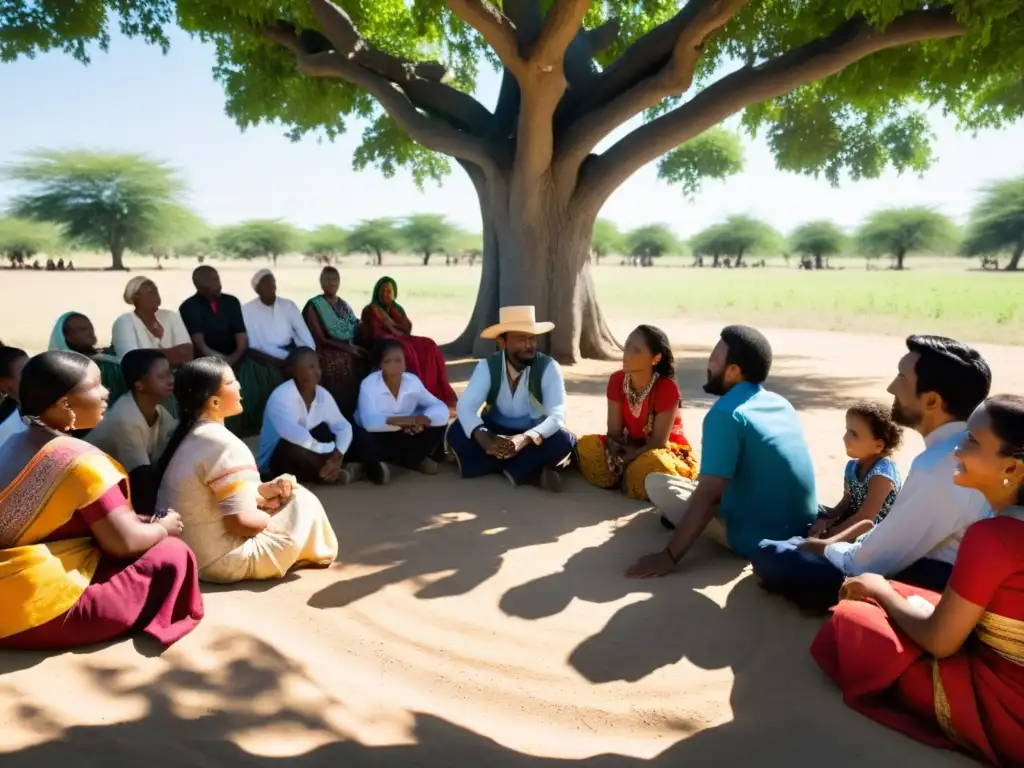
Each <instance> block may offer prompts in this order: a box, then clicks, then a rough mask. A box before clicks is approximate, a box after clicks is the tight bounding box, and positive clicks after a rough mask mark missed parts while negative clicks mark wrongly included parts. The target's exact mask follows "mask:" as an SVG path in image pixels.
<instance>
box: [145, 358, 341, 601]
mask: <svg viewBox="0 0 1024 768" xmlns="http://www.w3.org/2000/svg"><path fill="white" fill-rule="evenodd" d="M174 394H175V397H176V398H177V400H178V402H179V403H180V405H181V410H182V420H181V424H180V425H179V426H178V429H177V430H176V431H175V433H174V435H173V437H172V438H171V442H170V445H168V447H167V450H166V451H165V452H164V455H163V458H162V460H161V470H162V479H161V482H160V491H159V494H158V497H157V509H175V510H178V511H179V512H180V514H181V517H182V520H183V521H184V532H183V533H182V539H183V540H184V541H185V543H187V544H188V545H189V546H190V547H191V548H192V551H193V552H195V554H196V560H197V561H198V563H199V577H200V578H201V579H203V580H204V581H214V582H220V583H231V582H236V581H244V580H246V579H277V578H281V577H282V576H284V575H285V574H286V573H287V572H288V571H290V570H292V569H293V568H300V567H309V566H327V565H330V564H331V563H332V562H334V558H335V557H336V556H337V554H338V540H337V538H336V537H335V535H334V531H333V530H332V529H331V524H330V522H329V521H328V519H327V514H326V513H325V512H324V508H323V506H322V505H321V504H320V501H319V500H318V499H317V498H316V496H314V495H313V494H312V493H310V492H309V491H307V490H306V489H305V488H303V487H302V486H300V485H298V484H297V483H296V482H295V478H294V477H291V476H289V475H282V476H281V477H278V478H276V479H274V480H272V481H271V482H268V483H263V482H261V480H260V474H259V470H258V469H257V468H256V459H255V457H254V456H253V454H252V451H250V450H249V449H248V448H247V447H246V445H245V443H243V442H242V441H241V440H240V439H239V438H238V437H236V436H235V435H234V434H232V433H231V432H230V431H228V429H227V427H225V426H224V419H226V418H228V417H230V416H235V415H237V414H239V413H241V412H242V401H241V395H240V390H239V385H238V380H237V379H236V378H235V375H234V373H233V372H232V370H231V367H230V366H228V365H227V364H226V363H224V361H222V360H220V359H218V358H212V357H204V358H199V359H198V360H194V361H192V362H190V363H186V364H185V365H183V366H182V367H181V369H180V371H179V372H178V376H177V380H176V382H175V386H174Z"/></svg>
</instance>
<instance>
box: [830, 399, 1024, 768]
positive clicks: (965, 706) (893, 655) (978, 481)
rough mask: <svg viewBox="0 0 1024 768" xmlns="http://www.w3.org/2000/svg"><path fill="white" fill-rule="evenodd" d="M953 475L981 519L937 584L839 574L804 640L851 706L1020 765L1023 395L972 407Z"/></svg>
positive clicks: (922, 736) (921, 736) (996, 761)
mask: <svg viewBox="0 0 1024 768" xmlns="http://www.w3.org/2000/svg"><path fill="white" fill-rule="evenodd" d="M968 430H969V431H968V435H967V437H966V438H965V439H964V442H963V443H962V444H961V445H960V447H959V448H958V449H957V458H958V459H959V462H960V466H959V468H958V469H957V473H956V477H955V482H956V484H957V485H961V486H964V487H965V488H974V489H976V490H978V491H980V492H981V493H983V494H984V495H985V498H986V499H987V500H988V502H989V504H990V505H991V507H992V512H993V514H994V516H993V517H991V518H988V519H985V520H981V521H979V522H977V523H974V524H973V525H972V526H970V528H968V529H967V533H966V534H965V535H964V539H963V542H962V543H961V544H960V551H959V553H958V554H957V559H956V564H955V565H954V566H953V574H952V576H951V577H950V580H949V585H948V586H947V587H946V591H945V592H944V593H943V594H942V595H941V596H940V595H937V594H935V593H933V592H927V591H925V590H920V589H915V588H912V587H908V586H905V585H903V584H898V583H891V582H888V581H886V580H885V579H884V578H883V577H882V576H879V575H877V574H865V575H862V576H857V577H854V578H851V579H847V581H846V583H845V584H844V586H843V593H842V597H843V598H844V599H843V600H841V601H840V603H839V605H838V606H837V607H836V609H835V612H834V613H833V615H832V618H831V620H830V621H829V623H828V624H827V625H826V626H825V627H824V628H823V629H822V630H821V632H820V633H819V634H818V636H817V638H816V639H815V641H814V644H813V645H812V647H811V654H812V655H813V656H814V658H815V660H816V661H817V662H818V664H819V665H820V666H821V668H822V669H823V670H825V673H826V674H827V675H828V676H829V677H830V678H832V680H833V681H834V682H835V683H836V684H837V685H838V686H839V687H840V688H841V689H842V691H843V698H844V700H845V701H846V703H847V704H848V705H849V706H851V707H852V708H853V709H855V710H857V711H858V712H861V713H862V714H864V715H867V716H868V717H870V718H872V719H873V720H877V721H878V722H880V723H882V724H883V725H887V726H889V727H890V728H895V729H896V730H898V731H901V732H903V733H905V734H907V735H908V736H911V737H913V738H915V739H918V740H919V741H923V742H924V743H926V744H930V745H932V746H936V747H944V748H947V749H962V750H964V751H966V752H969V753H971V754H972V755H974V756H975V757H978V758H981V759H984V760H987V761H988V762H990V763H992V764H993V765H1007V766H1022V765H1024V398H1021V397H1017V396H1012V395H999V396H996V397H992V398H989V399H988V400H987V401H985V403H983V404H982V405H981V406H980V407H979V408H978V410H977V411H975V413H974V415H973V416H971V419H970V422H969V423H968Z"/></svg>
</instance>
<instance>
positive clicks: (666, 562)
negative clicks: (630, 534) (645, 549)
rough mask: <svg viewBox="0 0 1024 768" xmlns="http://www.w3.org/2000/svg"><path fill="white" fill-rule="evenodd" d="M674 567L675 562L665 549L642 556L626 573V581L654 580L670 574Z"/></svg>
mask: <svg viewBox="0 0 1024 768" xmlns="http://www.w3.org/2000/svg"><path fill="white" fill-rule="evenodd" d="M675 567H676V562H675V560H673V559H672V557H671V556H670V555H669V553H668V550H667V549H662V550H659V551H657V552H652V553H651V554H649V555H644V556H643V557H641V558H640V559H639V560H637V561H636V562H635V563H633V565H631V566H630V568H629V570H628V571H626V578H627V579H656V578H660V577H662V576H665V575H666V574H669V573H671V572H672V571H673V570H674V569H675Z"/></svg>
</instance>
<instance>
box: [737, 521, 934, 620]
mask: <svg viewBox="0 0 1024 768" xmlns="http://www.w3.org/2000/svg"><path fill="white" fill-rule="evenodd" d="M801 541H802V538H801V537H795V538H792V539H789V540H787V541H762V542H761V545H760V546H759V547H758V550H757V552H755V553H754V554H753V555H752V556H751V558H750V564H751V565H752V566H753V567H754V575H755V576H757V578H758V579H759V580H760V581H761V585H762V586H763V587H764V588H765V589H767V590H768V591H769V592H776V593H778V594H780V595H782V596H783V597H786V598H788V599H789V600H792V601H793V602H794V603H796V604H797V605H799V606H800V607H801V608H803V609H805V610H810V611H827V610H828V609H829V608H831V607H832V606H833V605H835V604H836V603H837V602H839V589H840V587H842V586H843V580H844V579H845V578H846V575H845V574H844V573H843V572H842V571H840V570H839V569H838V568H836V567H835V566H834V565H832V563H830V562H829V561H828V560H827V559H826V558H824V557H822V556H821V555H816V554H814V553H813V552H808V551H806V550H803V549H798V545H799V544H800V542H801ZM952 571H953V566H951V565H950V564H949V563H944V562H942V561H940V560H931V559H929V558H922V559H920V560H918V561H917V562H915V563H913V564H911V565H910V566H909V567H907V568H906V569H905V570H903V571H901V572H900V573H898V574H896V575H895V576H892V577H891V578H892V579H893V580H894V581H900V582H903V583H904V584H912V585H914V586H917V587H923V588H925V589H930V590H932V591H934V592H942V590H944V589H945V588H946V582H947V581H949V576H950V574H951V573H952Z"/></svg>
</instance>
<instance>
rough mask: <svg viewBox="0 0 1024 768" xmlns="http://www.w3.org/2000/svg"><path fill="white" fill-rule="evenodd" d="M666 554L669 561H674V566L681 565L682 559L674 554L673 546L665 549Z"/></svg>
mask: <svg viewBox="0 0 1024 768" xmlns="http://www.w3.org/2000/svg"><path fill="white" fill-rule="evenodd" d="M665 554H666V555H668V559H669V560H671V561H672V565H679V559H680V558H678V557H676V556H675V555H673V554H672V547H671V546H668V547H665Z"/></svg>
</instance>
